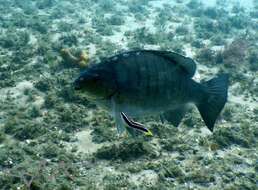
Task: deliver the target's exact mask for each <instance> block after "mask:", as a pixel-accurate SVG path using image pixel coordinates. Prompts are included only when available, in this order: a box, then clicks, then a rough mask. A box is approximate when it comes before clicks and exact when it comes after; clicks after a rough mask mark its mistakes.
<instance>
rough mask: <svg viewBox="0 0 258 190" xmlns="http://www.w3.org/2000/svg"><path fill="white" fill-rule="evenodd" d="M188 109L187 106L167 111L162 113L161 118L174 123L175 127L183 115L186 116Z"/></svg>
mask: <svg viewBox="0 0 258 190" xmlns="http://www.w3.org/2000/svg"><path fill="white" fill-rule="evenodd" d="M186 111H187V108H186V107H182V108H178V109H175V110H170V111H167V112H165V113H163V114H162V115H161V120H162V121H164V120H166V121H168V122H169V123H171V124H172V125H174V126H175V127H178V125H179V124H180V122H181V121H182V119H183V117H184V116H185V113H186Z"/></svg>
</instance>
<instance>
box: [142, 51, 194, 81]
mask: <svg viewBox="0 0 258 190" xmlns="http://www.w3.org/2000/svg"><path fill="white" fill-rule="evenodd" d="M146 51H148V52H151V53H154V54H156V55H159V56H162V57H165V58H166V59H169V60H170V61H171V62H173V63H174V64H178V65H179V66H180V67H181V68H182V70H183V71H185V73H186V74H187V75H188V76H189V77H190V78H192V77H193V76H194V74H195V71H196V63H195V61H194V60H193V59H191V58H189V57H185V56H183V55H181V54H178V53H176V52H171V51H155V50H146Z"/></svg>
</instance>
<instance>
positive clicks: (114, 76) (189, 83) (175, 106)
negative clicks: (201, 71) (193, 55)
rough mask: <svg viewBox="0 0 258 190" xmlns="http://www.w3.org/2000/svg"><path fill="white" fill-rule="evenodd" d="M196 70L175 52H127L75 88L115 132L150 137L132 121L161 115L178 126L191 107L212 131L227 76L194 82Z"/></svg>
mask: <svg viewBox="0 0 258 190" xmlns="http://www.w3.org/2000/svg"><path fill="white" fill-rule="evenodd" d="M195 71H196V63H195V62H194V60H192V59H190V58H188V57H185V56H183V55H180V54H177V53H175V52H169V51H154V50H139V51H130V52H125V53H121V54H118V55H115V56H112V57H109V58H106V59H104V60H102V61H101V62H100V63H99V64H93V65H91V66H89V67H88V68H87V69H86V70H85V71H83V72H82V73H81V75H80V76H79V77H78V78H77V79H76V80H75V82H74V86H75V89H77V90H82V91H84V92H85V93H86V94H87V96H88V97H89V99H90V100H92V101H94V102H96V103H97V104H98V105H100V106H102V107H103V108H105V109H108V110H109V111H110V113H111V114H112V116H114V118H115V121H116V125H117V130H118V132H119V133H122V132H124V131H125V129H127V127H129V128H130V129H134V130H140V131H142V132H144V133H147V134H151V132H150V131H149V130H148V129H146V128H145V127H144V126H143V125H142V124H139V123H137V122H134V121H133V120H132V119H130V117H141V116H146V115H161V116H162V117H161V118H163V119H164V120H167V121H168V122H170V123H172V124H173V125H175V126H178V125H179V123H180V122H181V120H182V118H183V117H184V115H185V113H186V112H187V110H188V105H189V103H193V104H195V105H196V106H197V108H198V110H199V112H200V114H201V116H202V118H203V120H204V122H205V124H206V126H207V127H208V128H209V129H210V130H211V131H213V128H214V124H215V121H216V119H217V117H218V115H219V113H220V112H221V110H222V109H223V107H224V105H225V103H226V101H227V90H228V75H227V74H221V75H219V76H217V77H215V78H213V79H211V80H209V81H207V82H203V83H197V82H196V81H194V80H193V79H192V77H193V75H194V73H195ZM125 126H127V127H125ZM127 131H129V132H130V133H131V131H132V130H127ZM131 134H132V133H131Z"/></svg>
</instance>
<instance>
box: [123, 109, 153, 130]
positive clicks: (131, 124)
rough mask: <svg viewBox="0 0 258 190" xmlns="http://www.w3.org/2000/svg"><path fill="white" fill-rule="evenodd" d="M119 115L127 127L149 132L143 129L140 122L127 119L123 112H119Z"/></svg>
mask: <svg viewBox="0 0 258 190" xmlns="http://www.w3.org/2000/svg"><path fill="white" fill-rule="evenodd" d="M121 116H122V118H123V120H124V121H125V122H126V124H127V125H128V126H129V127H132V128H134V129H137V130H139V131H143V132H146V133H148V132H149V131H148V129H145V128H144V127H143V125H142V124H140V123H137V122H134V121H132V120H131V119H129V118H128V117H127V116H126V114H125V113H124V112H121Z"/></svg>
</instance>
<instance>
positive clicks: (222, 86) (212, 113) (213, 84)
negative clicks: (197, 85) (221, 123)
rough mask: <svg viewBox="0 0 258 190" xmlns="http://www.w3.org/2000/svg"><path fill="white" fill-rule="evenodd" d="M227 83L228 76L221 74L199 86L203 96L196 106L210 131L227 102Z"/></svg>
mask: <svg viewBox="0 0 258 190" xmlns="http://www.w3.org/2000/svg"><path fill="white" fill-rule="evenodd" d="M228 83H229V82H228V74H221V75H219V76H217V77H215V78H213V79H211V80H209V81H206V82H204V83H202V84H201V85H202V89H203V95H202V96H201V99H200V100H199V101H198V102H197V104H196V106H197V108H198V110H199V112H200V114H201V116H202V119H203V120H204V122H205V124H206V126H207V127H208V128H209V130H210V131H213V128H214V124H215V122H216V120H217V118H218V116H219V114H220V112H221V111H222V109H223V107H224V105H225V103H226V102H227V96H228Z"/></svg>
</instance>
